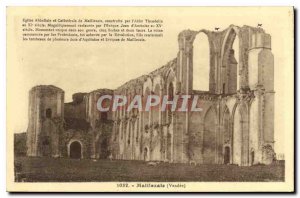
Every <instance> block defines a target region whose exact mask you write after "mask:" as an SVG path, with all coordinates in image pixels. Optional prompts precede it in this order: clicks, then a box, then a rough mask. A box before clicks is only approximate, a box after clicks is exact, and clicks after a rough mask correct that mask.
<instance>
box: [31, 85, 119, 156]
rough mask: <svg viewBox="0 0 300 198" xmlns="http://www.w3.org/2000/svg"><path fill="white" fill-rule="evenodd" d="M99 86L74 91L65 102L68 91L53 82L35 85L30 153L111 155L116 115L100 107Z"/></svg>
mask: <svg viewBox="0 0 300 198" xmlns="http://www.w3.org/2000/svg"><path fill="white" fill-rule="evenodd" d="M112 94H113V91H112V90H108V89H99V90H95V91H92V92H90V93H76V94H73V101H72V102H70V103H64V91H63V90H61V89H60V88H58V87H55V86H52V85H40V86H36V87H33V88H32V89H31V90H30V92H29V118H30V119H29V124H28V129H27V155H28V156H49V157H71V158H97V159H99V158H107V156H108V154H109V151H108V146H107V145H108V144H109V141H110V134H111V131H112V114H111V113H110V112H107V113H105V112H104V113H101V112H99V111H98V110H97V108H96V104H97V100H98V98H99V97H100V96H101V95H112Z"/></svg>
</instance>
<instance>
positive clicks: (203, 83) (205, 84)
mask: <svg viewBox="0 0 300 198" xmlns="http://www.w3.org/2000/svg"><path fill="white" fill-rule="evenodd" d="M210 48H211V46H210V42H209V38H208V35H207V34H206V33H204V32H203V31H199V32H198V33H197V35H196V36H195V39H194V41H193V82H192V86H193V90H201V91H209V81H210V55H211V50H210Z"/></svg>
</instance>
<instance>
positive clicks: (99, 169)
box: [15, 157, 284, 182]
mask: <svg viewBox="0 0 300 198" xmlns="http://www.w3.org/2000/svg"><path fill="white" fill-rule="evenodd" d="M15 162H16V163H17V164H21V166H20V167H21V168H20V171H19V174H18V175H21V177H22V178H25V179H24V181H26V182H96V181H162V182H164V181H284V164H272V165H268V166H265V165H259V166H258V165H257V166H252V167H238V166H234V165H196V166H195V165H189V164H168V163H161V164H158V165H156V166H149V165H147V163H145V162H142V161H109V160H98V161H92V160H90V159H84V160H76V159H67V158H57V159H54V158H29V157H17V158H16V159H15Z"/></svg>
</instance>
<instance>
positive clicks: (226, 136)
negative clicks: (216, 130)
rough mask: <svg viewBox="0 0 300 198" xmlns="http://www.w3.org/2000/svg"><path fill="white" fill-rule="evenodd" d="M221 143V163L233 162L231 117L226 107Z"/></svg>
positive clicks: (222, 122)
mask: <svg viewBox="0 0 300 198" xmlns="http://www.w3.org/2000/svg"><path fill="white" fill-rule="evenodd" d="M219 137H220V139H219V140H220V141H219V147H218V151H219V156H220V163H231V162H232V129H231V115H230V111H229V108H228V107H227V106H226V105H225V106H224V110H223V113H222V117H221V130H220V136H219Z"/></svg>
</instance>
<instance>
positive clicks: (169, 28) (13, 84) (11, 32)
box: [7, 7, 293, 153]
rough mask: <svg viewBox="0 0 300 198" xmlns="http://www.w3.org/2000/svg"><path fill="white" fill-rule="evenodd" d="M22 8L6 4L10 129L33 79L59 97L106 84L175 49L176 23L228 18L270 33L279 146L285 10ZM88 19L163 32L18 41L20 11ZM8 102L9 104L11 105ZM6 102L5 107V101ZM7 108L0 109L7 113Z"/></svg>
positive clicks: (287, 60)
mask: <svg viewBox="0 0 300 198" xmlns="http://www.w3.org/2000/svg"><path fill="white" fill-rule="evenodd" d="M64 9H65V10H63V8H52V9H49V8H48V9H46V8H35V10H34V12H33V11H32V10H30V9H29V8H27V9H24V8H18V9H16V10H9V13H11V15H9V16H10V17H8V24H7V27H8V55H7V57H8V60H7V72H8V75H7V83H8V88H7V92H8V100H9V101H8V107H9V109H8V110H9V112H14V113H13V116H11V117H9V118H12V119H9V120H8V122H9V123H8V124H9V127H8V129H9V130H11V131H12V132H13V133H19V132H24V131H26V129H27V124H28V116H27V114H28V92H29V90H30V89H31V88H32V87H33V86H35V85H42V84H43V85H44V84H46V85H48V84H52V85H55V86H58V87H60V88H62V89H63V90H64V91H65V102H70V101H71V98H72V94H73V93H76V92H90V91H92V90H95V89H99V88H109V89H114V88H116V87H118V86H120V85H122V84H123V83H125V82H126V81H129V80H130V79H132V78H136V77H138V76H140V75H143V74H147V73H149V72H151V71H153V70H155V69H157V68H159V67H161V66H162V65H164V64H166V63H167V62H168V61H170V60H172V59H173V58H175V57H176V56H177V52H178V42H177V36H178V34H179V33H180V32H181V31H182V30H184V29H191V30H200V29H208V30H214V28H215V27H219V28H220V30H223V29H225V28H227V27H228V26H229V25H230V24H234V25H237V26H243V25H250V26H254V27H256V26H257V24H258V23H261V24H263V28H264V29H265V31H266V32H267V33H269V34H271V36H272V52H273V54H274V56H275V65H274V67H275V76H274V77H275V78H274V79H275V92H276V93H275V141H276V142H275V150H277V151H278V152H280V153H284V142H285V137H286V134H285V133H287V130H290V129H291V128H289V127H292V126H288V124H287V122H288V119H289V117H288V116H287V115H290V114H291V113H292V112H293V111H292V108H291V106H290V105H291V102H292V101H293V100H292V97H293V90H292V89H291V87H289V86H292V85H293V84H291V83H293V81H292V80H293V79H292V78H293V76H291V74H292V73H291V72H293V65H292V64H291V63H292V62H291V58H292V56H291V55H292V53H293V52H292V51H291V42H292V41H291V39H292V37H291V36H292V34H291V32H292V31H291V28H292V26H291V23H289V22H288V21H289V20H291V13H290V12H288V11H287V10H284V9H282V8H272V10H269V9H267V8H227V10H226V8H218V7H215V8H197V7H195V8H171V7H170V8H156V9H155V8H117V9H116V8H105V9H103V8H97V7H94V8H85V9H82V8H76V7H73V8H72V7H70V8H64ZM25 16H26V17H37V16H39V17H46V18H70V19H72V18H90V19H92V18H93V19H100V18H101V19H105V18H110V19H119V18H121V19H129V18H130V19H139V18H142V19H162V20H163V21H164V22H163V25H164V37H163V38H153V39H149V40H148V41H146V42H125V43H112V42H111V43H95V42H86V43H71V42H69V43H68V42H56V43H41V42H23V41H22V39H21V31H20V30H21V29H20V27H21V26H20V25H21V21H22V18H23V17H25ZM12 104H13V105H12ZM10 105H11V106H10ZM9 112H8V113H9Z"/></svg>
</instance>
